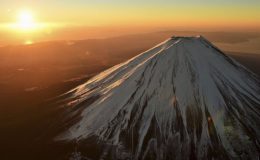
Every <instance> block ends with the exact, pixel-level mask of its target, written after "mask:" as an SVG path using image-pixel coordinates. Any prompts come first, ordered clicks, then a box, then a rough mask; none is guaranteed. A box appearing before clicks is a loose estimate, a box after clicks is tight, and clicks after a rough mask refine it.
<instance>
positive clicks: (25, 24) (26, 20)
mask: <svg viewBox="0 0 260 160" xmlns="http://www.w3.org/2000/svg"><path fill="white" fill-rule="evenodd" d="M17 27H18V28H19V29H21V30H34V29H36V23H35V22H34V19H33V14H32V12H30V11H26V10H24V11H21V12H20V13H19V14H18V21H17Z"/></svg>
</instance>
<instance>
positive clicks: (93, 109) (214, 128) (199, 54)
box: [56, 37, 260, 159]
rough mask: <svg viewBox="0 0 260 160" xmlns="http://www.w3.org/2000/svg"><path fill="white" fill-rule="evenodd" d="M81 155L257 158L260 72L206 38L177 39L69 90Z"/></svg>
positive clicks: (72, 129) (72, 135) (68, 132)
mask: <svg viewBox="0 0 260 160" xmlns="http://www.w3.org/2000/svg"><path fill="white" fill-rule="evenodd" d="M64 102H66V103H67V106H68V108H69V109H68V112H67V115H66V116H65V117H64V124H65V125H66V126H67V128H65V131H64V132H63V133H62V134H60V135H59V136H58V137H57V138H56V140H66V141H75V142H76V144H77V151H76V152H75V154H76V155H77V157H79V156H80V154H81V155H82V156H83V157H88V158H92V159H103V158H104V159H109V158H110V159H131V158H132V159H213V158H214V159H236V158H237V159H239V158H241V159H257V158H259V151H260V144H259V142H260V81H259V77H257V76H256V75H255V74H253V73H252V72H250V71H249V70H247V69H246V68H245V67H243V66H242V65H240V64H238V63H237V62H236V61H234V60H233V59H231V58H229V57H228V56H226V55H225V54H224V53H222V52H221V51H220V50H219V49H217V48H216V47H214V45H212V44H211V43H210V42H208V41H207V40H206V39H205V38H203V37H173V38H171V39H169V40H166V41H165V42H163V43H161V44H159V45H158V46H156V47H154V48H152V49H150V50H148V51H146V52H144V53H142V54H140V55H138V56H136V57H134V58H132V59H130V60H129V61H127V62H125V63H122V64H119V65H117V66H115V67H112V68H111V69H109V70H107V71H105V72H102V73H101V74H99V75H97V76H96V77H94V78H92V79H91V80H89V81H88V82H86V83H85V84H83V85H81V86H79V87H77V88H76V89H74V90H72V91H70V92H69V93H67V94H66V100H65V101H64Z"/></svg>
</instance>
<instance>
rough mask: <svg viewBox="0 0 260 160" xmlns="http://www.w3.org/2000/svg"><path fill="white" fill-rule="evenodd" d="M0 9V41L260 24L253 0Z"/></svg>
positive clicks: (259, 7) (5, 5)
mask: <svg viewBox="0 0 260 160" xmlns="http://www.w3.org/2000/svg"><path fill="white" fill-rule="evenodd" d="M0 9H1V13H0V36H1V39H0V45H1V44H14V43H24V42H26V41H27V42H28V41H41V40H55V39H84V38H89V37H106V36H113V35H120V34H127V33H135V32H148V31H157V30H169V29H172V30H196V31H197V30H200V31H259V28H260V1H259V0H247V1H244V0H218V1H217V0H216V1H215V2H214V1H210V2H209V1H208V0H200V1H198V0H182V1H181V2H180V1H177V0H162V1H156V0H132V1H129V2H126V1H122V0H121V1H120V0H97V1H95V2H93V1H90V0H75V1H69V0H63V1H59V2H53V1H50V0H45V1H42V0H39V1H37V2H36V1H32V0H25V1H24V0H19V1H18V0H8V1H1V6H0ZM24 10H25V11H29V12H30V14H31V16H32V18H33V26H34V27H28V28H26V30H25V29H24V28H22V27H21V26H23V25H24V24H20V23H21V22H19V16H20V17H21V15H20V14H21V11H24ZM25 22H26V23H28V22H27V21H26V20H25ZM25 22H22V23H25ZM30 23H31V22H30ZM17 24H18V25H17ZM12 26H18V27H12ZM25 26H27V24H25ZM35 26H37V27H35Z"/></svg>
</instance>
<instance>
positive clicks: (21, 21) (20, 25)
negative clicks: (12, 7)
mask: <svg viewBox="0 0 260 160" xmlns="http://www.w3.org/2000/svg"><path fill="white" fill-rule="evenodd" d="M45 27H46V25H45V24H43V23H39V22H36V20H35V17H34V14H33V12H31V11H29V10H22V11H20V12H19V13H18V14H17V18H16V22H15V23H12V24H10V27H9V28H11V29H14V30H15V31H21V32H33V31H38V30H40V29H43V28H45Z"/></svg>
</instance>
